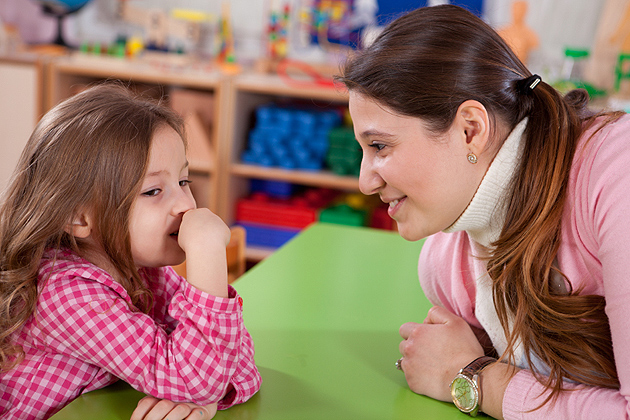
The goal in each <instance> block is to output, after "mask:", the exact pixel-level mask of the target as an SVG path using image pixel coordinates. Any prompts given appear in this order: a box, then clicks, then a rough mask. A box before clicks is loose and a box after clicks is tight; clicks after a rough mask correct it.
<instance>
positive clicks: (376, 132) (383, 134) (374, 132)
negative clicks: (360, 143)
mask: <svg viewBox="0 0 630 420" xmlns="http://www.w3.org/2000/svg"><path fill="white" fill-rule="evenodd" d="M360 136H361V138H365V139H369V138H371V137H379V138H386V139H387V138H393V137H396V136H395V135H393V134H390V133H386V132H384V131H379V130H366V131H364V132H362V133H361V134H360Z"/></svg>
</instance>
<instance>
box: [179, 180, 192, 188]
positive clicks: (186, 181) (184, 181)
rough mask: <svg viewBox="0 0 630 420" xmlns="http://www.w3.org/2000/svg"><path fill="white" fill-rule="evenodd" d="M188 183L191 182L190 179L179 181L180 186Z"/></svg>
mask: <svg viewBox="0 0 630 420" xmlns="http://www.w3.org/2000/svg"><path fill="white" fill-rule="evenodd" d="M190 184H192V181H191V180H190V179H182V180H181V181H179V186H180V187H185V186H186V185H190Z"/></svg>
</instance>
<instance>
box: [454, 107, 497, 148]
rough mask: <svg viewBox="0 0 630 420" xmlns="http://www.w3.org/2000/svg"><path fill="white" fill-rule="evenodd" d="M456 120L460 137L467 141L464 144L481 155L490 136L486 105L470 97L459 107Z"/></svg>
mask: <svg viewBox="0 0 630 420" xmlns="http://www.w3.org/2000/svg"><path fill="white" fill-rule="evenodd" d="M455 121H456V123H457V128H458V130H459V132H460V133H461V137H460V138H461V139H462V140H463V141H465V143H466V144H464V145H463V146H464V147H466V148H468V149H469V150H470V151H471V152H472V153H475V154H476V155H478V156H479V155H480V154H481V153H482V152H483V151H484V150H485V149H486V146H487V144H488V140H489V138H490V124H489V117H488V111H487V110H486V107H484V106H483V105H482V104H481V103H480V102H478V101H475V100H472V99H469V100H467V101H465V102H463V103H462V104H461V105H460V106H459V108H458V109H457V115H456V116H455Z"/></svg>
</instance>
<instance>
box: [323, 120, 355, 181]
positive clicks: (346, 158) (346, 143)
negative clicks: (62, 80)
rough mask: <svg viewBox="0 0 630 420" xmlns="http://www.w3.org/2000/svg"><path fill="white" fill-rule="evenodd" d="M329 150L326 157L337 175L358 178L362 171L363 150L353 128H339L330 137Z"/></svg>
mask: <svg viewBox="0 0 630 420" xmlns="http://www.w3.org/2000/svg"><path fill="white" fill-rule="evenodd" d="M328 141H329V144H330V146H329V149H328V154H327V155H326V163H327V164H328V167H329V168H330V169H331V170H332V171H333V172H334V173H335V174H337V175H354V176H358V175H359V172H360V170H361V156H362V154H361V149H360V147H359V145H358V144H357V142H356V140H355V138H354V131H353V129H352V128H351V127H337V128H334V129H333V130H330V133H329V135H328Z"/></svg>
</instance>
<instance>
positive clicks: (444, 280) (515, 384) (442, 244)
mask: <svg viewBox="0 0 630 420" xmlns="http://www.w3.org/2000/svg"><path fill="white" fill-rule="evenodd" d="M629 133H630V116H624V117H623V118H621V119H619V120H618V121H617V122H615V123H613V124H610V125H608V126H606V127H605V128H603V129H602V130H601V131H600V132H598V133H597V134H596V135H595V136H594V137H593V138H592V139H591V140H590V141H586V139H588V138H589V137H590V135H591V132H587V133H585V134H584V136H583V138H582V140H581V147H580V148H578V151H577V153H576V155H575V158H574V162H573V167H572V170H571V179H570V184H569V189H568V200H567V203H566V206H565V210H564V216H563V220H562V234H561V235H562V237H561V244H560V249H559V251H558V257H557V260H558V264H559V267H560V269H561V271H562V272H563V273H565V274H566V276H567V277H568V279H569V282H570V283H571V287H572V289H573V290H578V289H580V288H581V287H583V291H582V293H584V294H597V295H601V296H604V297H605V298H606V314H607V315H608V318H609V321H610V329H611V334H612V341H613V347H614V352H615V360H616V364H617V372H618V375H619V380H620V383H621V388H620V389H619V390H611V389H601V388H593V387H585V386H582V385H571V384H567V387H568V388H577V390H575V391H572V392H566V393H564V394H562V395H561V397H560V398H559V399H558V400H557V402H556V403H555V404H547V405H546V406H544V407H543V408H541V409H539V410H536V411H533V412H530V413H528V412H527V411H528V410H531V409H533V408H535V407H536V406H538V405H539V404H540V403H541V402H542V401H543V399H544V396H543V398H540V397H538V396H539V395H540V394H541V393H542V392H543V391H544V387H543V386H542V385H541V384H539V383H538V382H537V381H536V379H535V378H534V376H533V375H532V373H531V372H530V371H528V370H522V371H520V372H519V373H518V374H516V375H515V376H514V377H513V378H512V380H511V381H510V383H509V385H508V388H507V390H506V392H505V395H504V398H503V415H504V417H505V418H506V419H572V420H576V419H589V420H592V419H606V420H614V419H628V418H630V404H629V397H630V363H628V361H627V360H626V357H628V356H630V323H629V322H628V321H629V320H630V304H629V303H628V302H629V301H630V274H628V269H627V266H626V264H627V263H628V261H629V260H630V134H629ZM493 165H494V163H493ZM484 182H486V180H484ZM482 184H483V183H482ZM474 200H475V199H473V201H474ZM471 204H472V203H471ZM490 204H492V203H490ZM495 204H496V203H495ZM467 212H468V210H467ZM488 229H489V230H491V229H492V228H491V227H490V226H489V227H488ZM471 232H473V231H472V230H468V229H464V230H459V231H455V232H452V233H443V232H442V233H438V234H436V235H433V236H432V237H430V238H428V239H427V241H426V243H425V245H424V247H423V249H422V253H421V256H420V261H419V266H418V271H419V276H420V283H421V285H422V288H423V290H424V292H425V294H426V295H427V297H428V298H429V300H430V301H431V302H433V303H434V304H436V305H441V306H444V307H445V308H447V309H449V310H450V311H452V312H454V313H456V314H457V315H459V316H461V317H463V318H464V319H465V320H466V321H468V323H469V324H471V325H474V326H476V327H479V328H484V326H483V325H482V324H483V322H480V316H479V315H480V314H479V313H478V312H480V310H479V308H482V307H484V304H483V302H476V296H477V295H480V296H482V295H483V296H487V293H486V294H484V293H485V292H484V293H481V292H480V293H478V291H477V289H478V287H480V286H479V284H480V283H479V279H480V278H481V277H483V276H484V275H487V271H486V269H485V263H484V262H483V261H480V260H478V259H475V258H473V257H472V256H471V255H472V253H473V251H474V250H476V249H477V248H478V247H477V243H476V242H475V241H474V240H473V239H472V238H471V236H473V237H479V232H473V233H471ZM482 236H483V235H482ZM490 236H492V235H490ZM484 299H486V298H484ZM485 306H487V305H485ZM486 316H487V314H485V315H484V316H482V318H485V317H486ZM485 323H486V324H492V323H491V322H487V321H486V322H485ZM486 330H487V328H486ZM491 338H492V334H491ZM493 342H495V341H494V339H493ZM495 347H497V345H496V343H495ZM499 347H500V346H499ZM498 350H499V351H501V349H500V348H499V349H498Z"/></svg>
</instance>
